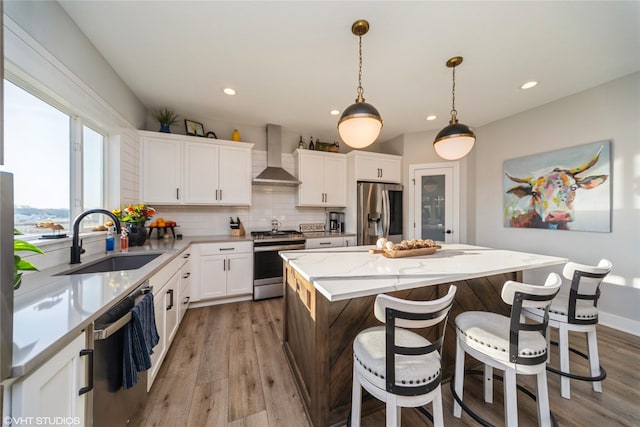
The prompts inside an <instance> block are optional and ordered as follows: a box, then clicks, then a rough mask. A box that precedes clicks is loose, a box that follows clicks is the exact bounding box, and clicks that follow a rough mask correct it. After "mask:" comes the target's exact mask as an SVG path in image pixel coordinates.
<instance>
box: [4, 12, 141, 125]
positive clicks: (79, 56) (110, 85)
mask: <svg viewBox="0 0 640 427" xmlns="http://www.w3.org/2000/svg"><path fill="white" fill-rule="evenodd" d="M4 13H5V15H7V16H8V17H9V18H10V19H11V20H13V21H14V22H16V23H17V24H18V25H19V26H20V27H21V28H22V29H23V30H24V31H25V32H26V33H28V34H29V36H30V37H32V38H33V39H34V40H36V41H37V42H38V43H39V44H40V45H41V46H42V47H43V48H44V49H46V51H47V52H48V53H49V54H51V55H52V56H53V57H54V58H56V59H57V60H58V61H60V63H62V64H64V65H65V67H66V68H68V69H69V70H70V71H72V72H73V73H74V74H75V75H76V76H77V77H78V78H79V79H80V80H82V81H83V82H84V83H85V84H87V85H88V86H89V87H91V88H92V90H93V91H95V92H96V93H97V94H98V95H99V96H100V97H101V98H102V99H104V101H106V102H107V103H108V104H109V105H110V106H111V107H112V108H114V109H115V110H116V111H118V112H119V113H120V114H121V115H122V116H123V117H125V118H126V119H127V120H128V121H129V123H131V124H132V125H133V126H134V127H135V128H137V129H142V127H143V126H144V120H145V107H144V105H142V103H141V102H140V100H138V98H137V97H136V96H135V95H134V94H133V92H131V90H130V89H129V88H128V87H127V85H125V84H124V82H123V81H122V80H121V79H120V77H119V76H118V75H117V74H116V72H115V71H114V70H113V68H111V65H109V63H108V62H107V61H106V60H105V59H104V58H103V57H102V55H101V54H100V53H99V52H98V51H97V50H96V48H95V47H94V46H93V44H91V42H90V41H89V39H87V38H86V36H85V35H84V34H83V33H82V32H81V31H80V29H79V28H78V27H77V26H76V24H75V23H74V22H73V21H72V20H71V18H69V16H68V15H67V14H66V12H65V11H64V9H62V7H61V6H60V4H59V3H58V2H57V1H5V2H4ZM7 55H9V52H7ZM27 68H30V67H29V66H28V65H27ZM26 71H28V72H33V73H34V74H33V75H34V76H35V77H38V76H37V74H36V73H37V71H38V70H34V69H33V68H31V69H27V70H26ZM41 81H42V80H41ZM52 89H58V88H52ZM61 95H62V94H61Z"/></svg>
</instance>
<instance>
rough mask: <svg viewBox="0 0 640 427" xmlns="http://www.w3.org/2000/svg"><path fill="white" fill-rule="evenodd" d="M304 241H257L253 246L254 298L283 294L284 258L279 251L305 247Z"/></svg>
mask: <svg viewBox="0 0 640 427" xmlns="http://www.w3.org/2000/svg"><path fill="white" fill-rule="evenodd" d="M304 244H305V243H304V241H296V242H295V243H292V244H278V243H274V242H257V241H254V246H253V299H254V300H259V299H265V298H274V297H281V296H282V283H283V281H282V258H280V255H278V252H279V251H291V250H299V249H304Z"/></svg>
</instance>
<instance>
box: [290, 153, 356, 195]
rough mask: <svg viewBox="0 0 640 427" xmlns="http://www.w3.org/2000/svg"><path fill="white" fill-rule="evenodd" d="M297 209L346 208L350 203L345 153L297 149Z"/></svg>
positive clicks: (295, 154)
mask: <svg viewBox="0 0 640 427" xmlns="http://www.w3.org/2000/svg"><path fill="white" fill-rule="evenodd" d="M294 156H295V157H296V164H297V168H298V179H299V180H300V181H301V182H302V184H300V185H299V186H298V206H322V207H343V206H346V204H347V159H346V157H345V155H344V154H339V153H324V152H318V151H310V150H296V152H295V153H294Z"/></svg>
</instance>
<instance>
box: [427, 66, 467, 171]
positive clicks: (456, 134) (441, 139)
mask: <svg viewBox="0 0 640 427" xmlns="http://www.w3.org/2000/svg"><path fill="white" fill-rule="evenodd" d="M460 64H462V57H461V56H454V57H453V58H450V59H449V60H448V61H447V67H449V68H453V88H452V91H451V93H452V102H451V120H449V125H448V126H446V127H445V128H444V129H442V130H441V131H440V132H438V135H437V136H436V139H435V141H433V148H435V150H436V153H438V155H439V156H440V157H442V158H443V159H446V160H458V159H461V158H463V157H464V156H466V155H467V154H469V152H470V151H471V149H472V148H473V143H474V142H475V141H476V136H475V135H474V133H473V131H472V130H471V129H469V126H467V125H463V124H462V123H458V117H457V115H458V112H457V111H456V67H457V66H458V65H460Z"/></svg>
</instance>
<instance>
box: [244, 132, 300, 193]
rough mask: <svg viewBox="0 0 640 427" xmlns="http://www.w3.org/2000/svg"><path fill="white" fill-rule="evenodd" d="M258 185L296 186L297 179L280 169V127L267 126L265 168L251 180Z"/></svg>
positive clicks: (298, 182)
mask: <svg viewBox="0 0 640 427" xmlns="http://www.w3.org/2000/svg"><path fill="white" fill-rule="evenodd" d="M253 183H254V184H258V185H291V186H294V185H298V184H300V181H298V178H296V177H295V176H293V175H291V174H290V173H289V172H287V171H286V170H284V169H282V127H281V126H279V125H272V124H267V168H266V169H265V170H263V171H262V172H260V173H259V174H258V176H256V177H255V178H254V180H253Z"/></svg>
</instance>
